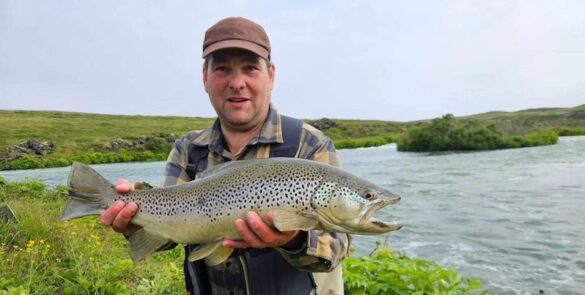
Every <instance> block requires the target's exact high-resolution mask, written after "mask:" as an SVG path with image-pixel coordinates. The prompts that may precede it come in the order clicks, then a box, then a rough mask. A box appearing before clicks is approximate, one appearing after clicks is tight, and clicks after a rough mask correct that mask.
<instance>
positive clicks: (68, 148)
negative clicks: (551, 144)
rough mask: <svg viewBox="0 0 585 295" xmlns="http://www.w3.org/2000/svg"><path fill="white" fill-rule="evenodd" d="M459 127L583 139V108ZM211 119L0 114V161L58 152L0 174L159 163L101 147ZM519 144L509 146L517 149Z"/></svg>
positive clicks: (351, 132)
mask: <svg viewBox="0 0 585 295" xmlns="http://www.w3.org/2000/svg"><path fill="white" fill-rule="evenodd" d="M457 119H458V120H461V121H467V122H478V123H479V124H486V125H494V126H495V127H496V129H497V130H499V131H500V132H501V133H502V134H503V135H506V136H525V135H527V134H530V133H534V132H535V131H542V130H544V131H546V130H554V131H555V132H557V134H559V135H561V136H570V135H584V134H585V105H581V106H578V107H574V108H546V109H545V108H542V109H530V110H523V111H518V112H489V113H484V114H478V115H474V116H468V117H460V118H457ZM334 121H335V126H333V127H332V128H329V129H326V130H324V133H325V134H326V135H328V136H329V137H331V139H333V141H334V143H335V146H336V147H337V148H338V149H343V148H356V147H370V146H379V145H383V144H387V143H389V142H395V141H397V140H398V139H399V138H401V137H402V134H404V133H405V132H406V131H408V130H411V129H413V128H419V127H421V126H424V125H425V124H428V123H429V122H430V120H423V121H413V122H391V121H379V120H335V119H334ZM212 122H213V119H212V118H197V117H161V116H122V115H100V114H86V113H69V112H45V111H2V110H0V126H1V128H0V159H2V158H3V157H4V156H5V150H6V148H7V147H9V146H13V145H16V144H19V143H22V142H26V141H27V140H31V139H35V140H50V141H52V142H53V143H54V144H55V146H56V148H55V151H54V152H53V153H52V154H50V155H48V156H42V157H41V156H36V155H31V156H26V157H23V158H21V159H18V160H15V161H14V160H13V161H2V160H0V169H27V168H44V167H62V166H67V165H70V164H71V162H72V161H80V162H84V163H88V164H97V163H114V162H130V161H160V160H164V159H165V158H166V154H167V153H168V151H169V148H170V147H169V146H168V144H160V145H158V146H156V147H153V148H155V149H150V148H148V150H127V151H125V152H117V153H115V152H112V151H109V150H107V149H105V145H106V144H108V143H110V142H112V141H113V140H115V139H128V140H132V139H136V138H140V137H145V136H163V137H165V136H169V135H173V136H181V135H183V134H185V133H186V132H188V131H191V130H200V129H203V128H206V127H207V126H209V125H210V124H211V123H212ZM519 141H521V140H519V139H516V140H515V141H514V140H512V141H510V142H512V143H513V144H514V145H516V144H517V143H518V142H519Z"/></svg>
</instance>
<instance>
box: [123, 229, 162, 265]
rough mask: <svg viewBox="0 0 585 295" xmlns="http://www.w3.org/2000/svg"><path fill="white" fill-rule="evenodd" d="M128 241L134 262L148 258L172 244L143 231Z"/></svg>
mask: <svg viewBox="0 0 585 295" xmlns="http://www.w3.org/2000/svg"><path fill="white" fill-rule="evenodd" d="M128 240H129V241H130V251H131V255H132V260H134V262H137V261H140V260H142V259H144V258H146V257H147V256H148V255H150V254H152V253H154V252H155V251H156V250H158V249H160V248H161V247H162V246H164V245H165V244H167V243H168V242H170V240H169V239H167V238H163V237H160V236H157V235H154V234H151V233H149V232H147V231H145V230H143V229H141V230H139V231H137V232H136V233H134V234H133V235H131V236H130V237H129V238H128Z"/></svg>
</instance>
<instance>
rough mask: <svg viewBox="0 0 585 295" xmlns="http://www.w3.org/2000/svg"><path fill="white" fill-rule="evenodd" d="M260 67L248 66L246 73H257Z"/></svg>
mask: <svg viewBox="0 0 585 295" xmlns="http://www.w3.org/2000/svg"><path fill="white" fill-rule="evenodd" d="M257 70H258V67H257V66H246V71H247V72H254V71H257Z"/></svg>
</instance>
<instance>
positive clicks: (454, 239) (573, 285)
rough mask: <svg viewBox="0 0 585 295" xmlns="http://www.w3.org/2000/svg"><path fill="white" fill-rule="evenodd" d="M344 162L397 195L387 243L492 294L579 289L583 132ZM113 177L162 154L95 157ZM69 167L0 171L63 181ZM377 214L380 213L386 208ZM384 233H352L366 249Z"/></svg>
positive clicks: (583, 281)
mask: <svg viewBox="0 0 585 295" xmlns="http://www.w3.org/2000/svg"><path fill="white" fill-rule="evenodd" d="M339 154H340V156H341V159H342V162H343V167H344V169H346V170H348V171H350V172H352V173H354V174H357V175H360V176H362V177H365V178H367V179H369V180H371V181H373V182H375V183H378V184H381V185H383V186H385V187H387V188H389V189H391V190H393V191H395V192H397V193H399V194H400V195H401V196H402V201H401V202H400V204H398V205H397V206H394V207H392V208H386V209H384V211H383V213H382V214H381V215H380V217H381V218H382V219H391V220H397V221H399V222H401V223H402V224H404V227H403V228H402V229H401V230H400V231H398V232H393V233H391V234H390V235H389V236H388V237H387V238H388V240H387V243H388V245H389V246H390V247H391V248H392V249H393V250H395V251H403V252H405V253H406V254H407V255H409V256H412V257H419V258H423V259H428V260H433V261H436V262H438V263H440V264H441V265H443V266H445V267H456V268H457V269H458V270H459V271H460V272H461V273H462V274H463V275H464V276H466V277H479V278H481V279H482V281H483V282H484V285H485V286H486V287H487V288H489V289H490V291H493V292H497V293H499V294H538V292H539V290H544V292H545V294H585V233H584V232H585V136H580V137H563V138H561V140H560V142H559V144H557V145H554V146H545V147H535V148H525V149H512V150H500V151H489V152H473V153H439V154H429V153H401V152H397V151H396V146H395V145H387V146H383V147H379V148H367V149H355V150H342V151H339ZM94 167H95V168H96V169H97V170H98V171H99V172H101V173H103V175H104V176H106V177H107V178H109V179H111V180H115V179H117V178H121V177H124V178H128V179H130V180H135V181H139V180H140V181H142V180H145V181H148V182H150V183H153V184H156V183H159V182H161V181H162V177H161V175H162V172H163V167H164V163H162V162H151V163H130V164H128V163H126V164H111V165H94ZM68 172H69V169H68V168H56V169H41V170H23V171H5V172H0V176H2V177H5V178H7V179H8V180H12V181H21V180H22V179H24V178H25V177H29V178H41V179H43V180H45V182H46V183H51V184H56V183H60V184H65V182H66V178H67V174H68ZM384 215H385V216H384ZM385 239H386V236H382V237H380V236H355V238H354V243H353V246H354V247H355V248H356V249H357V253H358V254H367V253H369V252H370V251H372V250H373V249H374V247H375V241H380V242H384V241H385Z"/></svg>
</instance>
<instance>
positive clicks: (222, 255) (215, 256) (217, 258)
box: [205, 246, 234, 266]
mask: <svg viewBox="0 0 585 295" xmlns="http://www.w3.org/2000/svg"><path fill="white" fill-rule="evenodd" d="M232 252H234V248H228V247H223V246H219V247H217V249H215V251H213V253H211V254H210V255H209V256H207V257H205V263H207V265H212V266H213V265H218V264H220V263H222V262H224V261H226V260H227V259H228V258H229V257H230V255H232Z"/></svg>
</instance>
